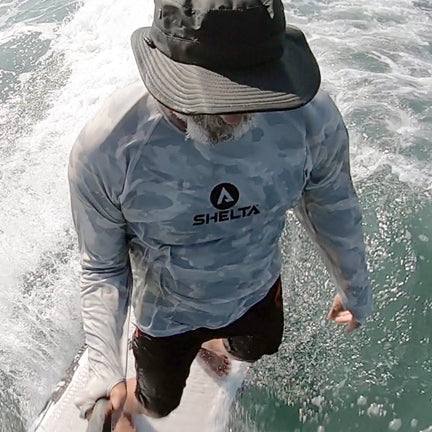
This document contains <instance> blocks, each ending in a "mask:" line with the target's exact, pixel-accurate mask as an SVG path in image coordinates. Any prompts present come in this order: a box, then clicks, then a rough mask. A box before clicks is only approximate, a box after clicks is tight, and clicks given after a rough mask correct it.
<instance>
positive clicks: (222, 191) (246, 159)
mask: <svg viewBox="0 0 432 432" xmlns="http://www.w3.org/2000/svg"><path fill="white" fill-rule="evenodd" d="M348 141H349V140H348V134H347V130H346V128H345V125H344V123H343V120H342V118H341V115H340V113H339V111H338V110H337V108H336V106H335V105H334V103H333V101H332V100H331V98H330V97H329V96H328V95H327V94H325V93H324V92H319V93H318V94H317V96H315V98H314V99H313V100H312V101H311V102H310V103H308V104H307V105H306V106H304V107H301V108H298V109H294V110H289V111H281V112H266V113H257V114H256V118H255V124H254V126H253V127H252V128H251V129H250V130H249V131H248V132H247V133H246V134H244V135H243V136H241V137H240V138H239V139H236V140H234V141H233V140H231V141H223V142H220V143H217V144H216V145H209V144H203V143H200V142H196V141H193V140H190V139H186V138H185V134H184V132H183V131H182V130H180V129H179V128H177V127H176V126H175V124H173V123H172V122H171V121H170V119H169V117H167V116H166V115H165V114H164V113H163V110H161V108H160V106H159V105H158V103H157V102H156V101H155V100H154V99H153V98H152V97H151V96H150V95H149V94H148V93H147V91H146V90H145V88H144V87H143V85H142V84H141V83H139V84H134V85H132V86H129V87H128V88H126V89H124V90H122V91H119V92H117V93H116V94H114V95H113V96H112V97H111V99H110V100H109V101H108V102H107V104H106V105H105V107H104V108H103V109H102V110H101V111H100V112H99V113H98V114H97V115H96V117H94V118H93V119H92V120H91V121H90V122H89V123H88V124H87V126H86V127H85V128H84V130H83V131H82V132H81V134H80V135H79V137H78V139H77V141H76V143H75V145H74V147H73V150H72V153H71V157H70V168H69V180H70V191H71V200H72V213H73V218H74V222H75V226H76V230H77V233H78V239H79V245H80V252H81V262H82V280H81V292H82V315H83V322H84V330H85V333H86V339H87V344H88V347H89V363H90V380H91V384H90V385H89V388H90V387H91V389H92V390H91V392H90V393H91V395H90V396H89V398H90V399H92V398H93V400H94V399H96V398H97V397H101V396H105V395H108V394H109V392H110V390H111V388H112V387H113V386H114V385H115V384H117V383H118V382H120V381H121V380H123V379H124V371H123V368H122V365H121V358H120V351H121V350H120V342H119V341H120V339H121V334H122V328H123V323H124V320H125V316H126V310H127V307H128V302H129V295H130V293H131V291H133V295H132V303H133V307H134V312H135V317H136V324H137V325H138V326H139V328H140V329H141V330H142V331H143V332H145V333H148V334H150V335H152V336H169V335H173V334H177V333H181V332H186V331H189V330H193V329H196V328H199V327H207V328H218V327H222V326H225V325H227V324H229V323H231V322H233V321H235V320H236V319H238V318H239V317H241V316H242V315H243V314H244V313H245V312H246V311H247V310H248V309H249V308H250V307H251V306H253V305H254V304H256V303H257V302H259V301H260V300H261V299H262V298H264V296H265V295H266V294H267V292H268V290H269V288H270V287H271V286H272V284H273V283H274V281H275V280H276V278H277V277H278V276H279V274H280V270H281V260H280V250H279V244H278V242H279V239H280V236H281V233H282V230H283V227H284V223H285V214H286V211H287V210H288V209H295V211H296V215H297V216H298V217H299V219H300V220H301V222H302V223H303V225H304V226H305V227H306V229H307V231H308V232H309V233H310V235H311V236H312V238H313V239H314V241H315V242H316V244H317V246H318V248H319V249H320V251H321V253H322V256H323V258H324V261H325V263H326V265H327V267H328V269H329V271H330V273H331V275H332V276H333V278H334V281H335V284H336V287H337V290H338V291H339V293H340V294H341V296H342V299H343V304H344V306H345V308H346V309H348V310H350V311H351V312H352V314H353V315H354V318H355V320H356V321H358V322H359V323H363V322H364V321H365V319H366V317H367V316H368V315H369V314H370V313H371V306H372V300H371V288H370V283H369V280H368V274H367V269H366V262H365V252H364V243H363V233H362V227H361V211H360V207H359V202H358V199H357V196H356V193H355V191H354V188H353V185H352V181H351V176H350V167H349V145H348ZM132 286H133V290H132ZM90 399H88V400H90ZM84 404H85V403H84Z"/></svg>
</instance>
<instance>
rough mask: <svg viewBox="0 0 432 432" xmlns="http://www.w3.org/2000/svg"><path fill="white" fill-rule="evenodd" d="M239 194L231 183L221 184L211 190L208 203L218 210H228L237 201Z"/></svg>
mask: <svg viewBox="0 0 432 432" xmlns="http://www.w3.org/2000/svg"><path fill="white" fill-rule="evenodd" d="M239 196H240V193H239V191H238V189H237V188H236V187H235V186H234V185H232V184H231V183H221V184H218V185H217V186H215V187H214V188H213V190H212V191H211V194H210V201H211V203H212V204H213V206H214V207H216V208H217V209H218V210H228V209H230V208H231V207H234V206H235V205H236V204H237V201H238V200H239Z"/></svg>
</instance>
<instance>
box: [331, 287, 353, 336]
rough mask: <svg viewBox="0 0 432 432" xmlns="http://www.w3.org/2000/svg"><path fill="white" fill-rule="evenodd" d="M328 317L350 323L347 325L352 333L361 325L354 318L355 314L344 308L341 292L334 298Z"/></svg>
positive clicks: (335, 320)
mask: <svg viewBox="0 0 432 432" xmlns="http://www.w3.org/2000/svg"><path fill="white" fill-rule="evenodd" d="M327 319H328V320H329V321H334V322H337V323H341V324H348V325H347V327H346V332H347V333H351V332H352V331H354V330H355V329H356V328H357V327H360V324H359V323H358V322H357V321H356V320H355V319H354V317H353V314H352V313H351V312H350V311H348V310H346V309H345V308H344V306H343V304H342V298H341V296H340V295H339V294H336V295H335V298H334V299H333V304H332V307H331V308H330V311H329V313H328V315H327Z"/></svg>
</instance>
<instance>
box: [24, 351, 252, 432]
mask: <svg viewBox="0 0 432 432" xmlns="http://www.w3.org/2000/svg"><path fill="white" fill-rule="evenodd" d="M231 363H232V365H231V371H230V373H229V375H228V376H227V377H224V378H221V379H219V378H212V377H211V376H210V375H208V374H207V372H205V371H204V369H203V368H202V367H201V365H200V364H199V363H198V362H197V361H196V360H195V361H194V362H193V363H192V367H191V373H190V375H189V378H188V379H187V381H186V387H185V390H184V392H183V397H182V400H181V403H180V406H179V407H178V408H177V409H175V410H174V411H173V412H172V413H171V414H169V415H168V416H167V417H165V418H162V419H152V418H149V417H146V416H141V415H138V416H135V417H134V424H135V427H136V429H137V431H138V432H186V431H187V432H226V430H227V424H228V420H229V411H230V407H231V405H232V403H233V401H234V400H235V397H236V394H237V392H238V390H239V388H240V386H241V384H242V382H243V380H244V378H245V376H246V373H247V369H248V364H247V363H244V362H239V361H235V360H231ZM134 367H135V366H134V358H133V354H132V353H131V351H129V361H128V377H133V376H135V369H134ZM71 374H73V375H72V378H71V379H70V382H62V383H60V384H59V389H58V390H57V391H56V392H55V393H54V395H53V397H52V398H51V400H50V401H49V402H48V404H47V406H46V407H45V409H44V410H43V412H42V413H41V414H40V415H39V417H38V418H37V419H36V421H35V422H34V423H33V425H32V427H31V428H30V432H86V430H87V421H86V420H83V419H81V418H80V417H79V411H78V408H76V406H75V403H74V401H75V399H76V398H77V397H78V395H80V394H81V392H82V391H83V389H84V387H85V385H86V382H87V377H88V360H87V350H85V351H84V352H83V354H82V356H81V357H80V358H79V360H78V362H77V363H76V367H75V368H74V370H72V371H71ZM67 381H69V379H68V380H67Z"/></svg>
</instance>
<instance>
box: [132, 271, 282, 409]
mask: <svg viewBox="0 0 432 432" xmlns="http://www.w3.org/2000/svg"><path fill="white" fill-rule="evenodd" d="M282 332H283V307H282V287H281V281H280V278H278V279H277V280H276V282H275V283H274V285H273V286H272V288H271V289H270V290H269V292H268V294H267V296H266V297H265V298H264V299H263V300H261V301H260V302H258V303H257V304H256V305H254V306H253V307H252V308H251V309H249V310H248V311H247V312H246V313H245V314H244V315H243V316H242V317H241V318H239V319H238V320H236V321H234V322H233V323H232V324H229V325H228V326H226V327H222V328H220V329H215V330H214V329H207V328H199V329H196V330H192V331H189V332H186V333H181V334H178V335H174V336H168V337H152V336H149V335H146V334H144V333H142V332H141V331H140V330H139V329H136V331H135V333H134V337H133V352H134V355H135V360H136V372H137V387H136V393H135V395H136V397H137V399H138V400H139V401H140V402H141V403H142V404H143V405H144V406H145V407H146V408H148V409H149V410H151V411H153V412H154V413H156V414H158V415H160V416H161V417H163V416H166V415H168V414H169V413H170V412H171V411H172V410H173V409H174V408H176V407H177V406H178V404H179V403H180V399H181V396H182V393H183V388H184V386H185V383H186V378H187V377H188V375H189V369H190V365H191V363H192V361H193V359H194V358H195V356H196V355H197V353H198V351H199V349H200V347H201V344H202V343H204V342H206V341H208V340H211V339H219V338H223V339H224V344H225V347H226V348H227V350H228V352H229V353H230V354H231V355H232V356H233V357H235V358H237V359H239V360H244V361H247V362H254V361H256V360H258V359H259V358H260V357H262V356H263V355H264V354H274V353H275V352H277V350H278V348H279V345H280V343H281V340H282Z"/></svg>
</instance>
